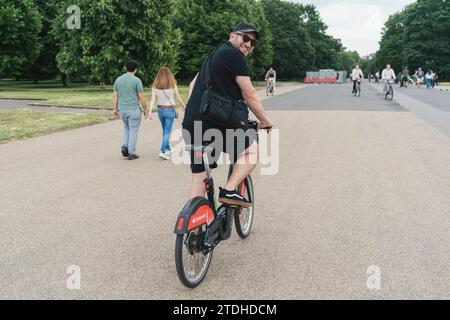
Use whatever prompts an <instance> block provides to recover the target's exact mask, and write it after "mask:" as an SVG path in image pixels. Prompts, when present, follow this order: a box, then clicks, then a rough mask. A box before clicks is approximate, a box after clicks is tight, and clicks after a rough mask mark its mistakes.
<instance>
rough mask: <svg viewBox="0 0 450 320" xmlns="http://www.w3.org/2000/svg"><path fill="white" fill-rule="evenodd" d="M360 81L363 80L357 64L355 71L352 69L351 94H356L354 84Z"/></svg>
mask: <svg viewBox="0 0 450 320" xmlns="http://www.w3.org/2000/svg"><path fill="white" fill-rule="evenodd" d="M362 79H364V74H363V72H362V71H361V69H360V68H359V64H357V65H356V66H355V69H353V71H352V81H353V91H352V93H355V92H356V82H358V81H360V82H361V81H362Z"/></svg>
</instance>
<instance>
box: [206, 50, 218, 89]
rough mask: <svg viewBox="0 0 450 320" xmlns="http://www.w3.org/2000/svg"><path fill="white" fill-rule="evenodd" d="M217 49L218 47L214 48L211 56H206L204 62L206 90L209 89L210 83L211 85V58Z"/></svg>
mask: <svg viewBox="0 0 450 320" xmlns="http://www.w3.org/2000/svg"><path fill="white" fill-rule="evenodd" d="M217 49H218V47H216V48H215V49H214V50H213V51H212V52H211V54H210V55H209V56H208V59H207V60H206V64H205V80H206V82H205V84H206V87H207V88H208V89H211V83H212V80H211V58H212V56H213V55H214V53H215V52H216V50H217Z"/></svg>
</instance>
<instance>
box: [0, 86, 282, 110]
mask: <svg viewBox="0 0 450 320" xmlns="http://www.w3.org/2000/svg"><path fill="white" fill-rule="evenodd" d="M285 84H287V83H283V82H279V83H278V84H277V85H279V86H283V85H285ZM254 86H255V87H256V89H257V90H261V89H264V88H265V86H266V83H265V82H264V81H259V82H254ZM178 89H179V91H180V95H181V97H182V98H183V101H184V102H185V103H187V97H188V91H189V87H188V85H186V84H179V85H178ZM144 90H145V97H146V98H147V100H148V102H149V103H150V98H151V89H150V88H145V89H144ZM112 95H113V87H112V85H109V86H106V89H102V88H100V87H99V86H95V85H90V84H86V83H74V84H71V86H70V87H68V88H64V87H62V85H61V83H60V82H59V81H56V80H52V81H41V82H39V83H37V84H34V83H33V82H30V81H12V80H2V81H0V98H10V99H44V100H43V101H38V102H36V104H38V105H42V106H60V107H75V108H76V107H78V108H101V109H112V108H113V105H112V104H113V102H112ZM177 107H181V105H180V103H179V102H178V101H177ZM155 110H156V106H155V109H154V111H155Z"/></svg>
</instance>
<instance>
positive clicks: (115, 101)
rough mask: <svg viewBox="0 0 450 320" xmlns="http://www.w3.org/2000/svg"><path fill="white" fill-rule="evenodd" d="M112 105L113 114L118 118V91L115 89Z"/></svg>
mask: <svg viewBox="0 0 450 320" xmlns="http://www.w3.org/2000/svg"><path fill="white" fill-rule="evenodd" d="M113 106H114V110H113V116H114V117H115V118H118V117H119V93H118V92H117V91H114V95H113Z"/></svg>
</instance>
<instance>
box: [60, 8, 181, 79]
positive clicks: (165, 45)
mask: <svg viewBox="0 0 450 320" xmlns="http://www.w3.org/2000/svg"><path fill="white" fill-rule="evenodd" d="M69 5H70V1H67V2H65V5H64V6H62V9H63V10H61V11H60V13H59V15H58V17H57V18H56V19H55V22H54V24H53V35H54V36H55V38H56V39H57V42H58V45H59V52H58V54H57V58H56V60H57V63H58V67H59V69H60V70H61V71H62V72H63V73H65V74H67V75H70V76H77V75H78V76H85V77H86V78H87V79H88V80H90V81H92V82H97V81H100V82H106V83H112V82H113V81H114V79H115V78H116V77H117V76H119V75H120V74H121V73H123V72H124V65H125V63H126V61H127V60H129V59H134V60H137V61H138V62H139V65H140V67H139V77H140V78H141V79H142V80H143V82H144V83H145V84H150V83H151V82H152V81H153V79H154V77H155V76H156V73H157V71H158V70H159V68H160V67H161V66H163V65H165V66H167V67H169V68H171V69H172V71H174V72H176V71H177V58H178V48H179V45H180V42H181V38H180V33H179V32H178V31H177V30H174V28H173V27H172V23H171V22H172V15H173V13H174V0H133V1H127V2H123V1H118V0H99V1H91V0H79V1H78V6H79V7H80V9H81V28H80V29H79V30H78V29H74V30H69V29H68V28H67V26H66V21H67V19H68V17H69V15H68V14H67V12H66V10H67V7H69Z"/></svg>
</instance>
